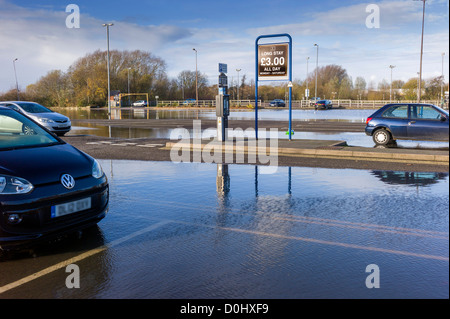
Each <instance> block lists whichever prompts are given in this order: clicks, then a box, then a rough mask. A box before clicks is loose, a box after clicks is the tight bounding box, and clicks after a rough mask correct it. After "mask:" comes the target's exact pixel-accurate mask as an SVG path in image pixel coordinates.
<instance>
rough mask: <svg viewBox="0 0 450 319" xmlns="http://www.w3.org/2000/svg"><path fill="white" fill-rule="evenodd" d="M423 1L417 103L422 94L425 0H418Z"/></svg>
mask: <svg viewBox="0 0 450 319" xmlns="http://www.w3.org/2000/svg"><path fill="white" fill-rule="evenodd" d="M419 1H422V2H423V13H422V39H421V42H420V72H419V86H418V89H417V103H420V98H421V95H422V57H423V30H424V25H425V2H426V1H427V0H419Z"/></svg>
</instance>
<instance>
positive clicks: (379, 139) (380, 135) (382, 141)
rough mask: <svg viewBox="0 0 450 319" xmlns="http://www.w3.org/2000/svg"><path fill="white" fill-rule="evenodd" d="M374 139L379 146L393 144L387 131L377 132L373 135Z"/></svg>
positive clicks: (380, 130)
mask: <svg viewBox="0 0 450 319" xmlns="http://www.w3.org/2000/svg"><path fill="white" fill-rule="evenodd" d="M372 139H373V141H374V142H375V144H377V145H388V144H389V143H392V136H391V133H389V132H388V131H387V130H385V129H379V130H376V131H375V133H373V136H372Z"/></svg>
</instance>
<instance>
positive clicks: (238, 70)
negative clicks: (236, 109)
mask: <svg viewBox="0 0 450 319" xmlns="http://www.w3.org/2000/svg"><path fill="white" fill-rule="evenodd" d="M240 71H241V69H236V72H237V74H238V81H237V99H238V101H239V102H238V103H239V105H241V101H240V100H241V99H240V97H239V72H240Z"/></svg>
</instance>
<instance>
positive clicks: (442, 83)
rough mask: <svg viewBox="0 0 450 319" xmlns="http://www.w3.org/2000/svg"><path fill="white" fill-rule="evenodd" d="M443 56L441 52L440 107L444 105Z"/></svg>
mask: <svg viewBox="0 0 450 319" xmlns="http://www.w3.org/2000/svg"><path fill="white" fill-rule="evenodd" d="M444 56H445V53H444V52H442V77H441V105H444Z"/></svg>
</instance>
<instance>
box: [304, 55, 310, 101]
mask: <svg viewBox="0 0 450 319" xmlns="http://www.w3.org/2000/svg"><path fill="white" fill-rule="evenodd" d="M308 67H309V57H307V58H306V92H308V95H307V96H306V99H308V98H309V87H308V86H309V81H308ZM305 95H306V94H305Z"/></svg>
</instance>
